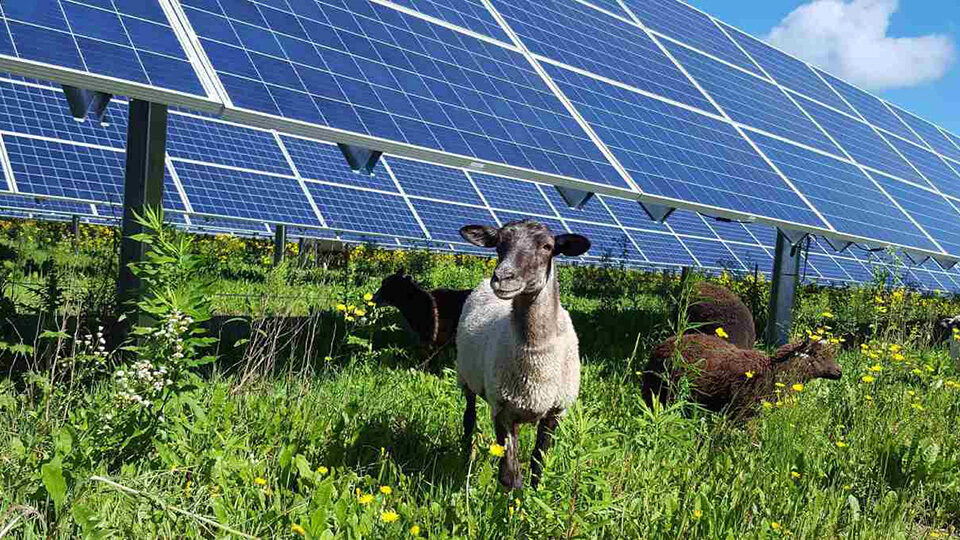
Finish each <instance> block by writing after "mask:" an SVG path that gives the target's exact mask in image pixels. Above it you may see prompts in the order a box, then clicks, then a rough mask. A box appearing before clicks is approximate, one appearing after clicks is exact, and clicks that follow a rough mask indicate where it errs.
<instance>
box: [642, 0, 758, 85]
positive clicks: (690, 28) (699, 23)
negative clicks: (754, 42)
mask: <svg viewBox="0 0 960 540" xmlns="http://www.w3.org/2000/svg"><path fill="white" fill-rule="evenodd" d="M625 3H626V5H627V7H628V8H630V10H631V11H632V12H633V14H634V15H636V16H637V17H639V18H640V21H641V22H643V24H644V25H646V26H647V28H650V29H651V30H656V31H657V32H660V33H662V34H665V35H667V36H669V37H671V38H674V39H676V40H677V41H681V42H683V43H687V44H689V45H690V46H692V47H695V48H697V49H699V50H701V51H703V52H705V53H709V54H712V55H713V56H716V57H717V58H721V59H723V60H726V61H727V62H730V63H731V64H735V65H737V66H740V67H742V68H744V69H747V70H750V71H752V72H754V73H757V72H758V70H757V67H756V66H755V65H754V64H753V62H751V61H750V59H749V58H747V56H746V55H745V54H743V52H742V51H741V50H740V49H739V48H738V47H737V46H736V44H735V43H733V42H732V41H730V39H728V38H727V36H726V35H724V33H723V31H721V30H720V28H719V27H717V25H716V24H714V22H713V20H711V19H710V17H709V16H707V15H705V14H703V13H701V12H699V11H697V10H695V9H693V8H691V7H690V6H687V5H686V4H682V3H680V2H677V1H676V0H626V1H625Z"/></svg>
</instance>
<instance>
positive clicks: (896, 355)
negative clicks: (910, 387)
mask: <svg viewBox="0 0 960 540" xmlns="http://www.w3.org/2000/svg"><path fill="white" fill-rule="evenodd" d="M893 359H894V360H895V361H897V362H903V361H904V360H906V357H905V356H903V355H902V354H900V353H897V354H895V355H893Z"/></svg>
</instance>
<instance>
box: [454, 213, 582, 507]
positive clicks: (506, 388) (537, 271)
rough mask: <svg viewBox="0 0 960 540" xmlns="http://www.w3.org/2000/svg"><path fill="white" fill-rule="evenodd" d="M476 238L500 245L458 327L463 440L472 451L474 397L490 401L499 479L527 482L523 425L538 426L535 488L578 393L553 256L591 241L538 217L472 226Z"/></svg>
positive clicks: (469, 233) (569, 326)
mask: <svg viewBox="0 0 960 540" xmlns="http://www.w3.org/2000/svg"><path fill="white" fill-rule="evenodd" d="M460 235H461V236H463V238H464V239H466V240H467V241H469V242H470V243H472V244H474V245H477V246H481V247H488V248H493V247H495V248H497V257H498V261H497V267H496V269H495V270H494V272H493V277H492V278H491V279H490V280H489V281H486V280H485V281H483V282H482V283H481V284H480V285H479V286H477V288H476V289H474V291H473V293H471V294H470V296H469V297H468V298H467V302H466V304H465V305H464V307H463V314H462V315H461V316H460V325H459V327H458V329H457V378H458V381H459V384H460V386H461V387H462V388H463V391H464V394H465V395H466V398H467V407H466V410H465V411H464V413H463V444H464V451H465V453H467V454H469V449H470V447H471V442H472V435H473V429H474V426H475V425H476V396H477V394H479V395H480V397H482V398H483V399H484V400H485V401H486V402H487V403H488V404H489V405H490V409H491V415H492V417H493V424H494V429H495V431H496V437H497V444H499V445H501V446H503V447H504V450H505V455H504V456H503V459H502V460H501V461H500V483H501V484H503V485H504V486H505V487H507V488H508V489H514V488H519V487H520V486H521V485H522V484H523V481H522V478H521V475H520V465H519V463H518V461H517V445H518V444H519V443H518V438H517V436H518V434H519V428H520V424H532V423H539V425H538V427H537V442H536V447H535V448H534V450H533V454H532V457H531V460H530V463H531V477H532V480H531V484H532V485H533V486H534V487H536V486H537V484H538V483H539V481H540V473H541V471H542V469H543V463H542V460H543V454H544V452H546V451H547V449H548V448H549V447H550V445H551V442H552V438H553V431H554V429H555V428H556V426H557V423H558V422H559V419H560V417H561V416H562V415H563V414H564V412H565V411H566V409H567V408H568V407H569V406H570V405H571V404H573V402H574V400H576V398H577V394H578V393H579V391H580V353H579V348H578V341H577V335H576V333H575V332H574V329H573V323H572V322H571V320H570V315H569V314H568V313H567V310H565V309H563V307H562V306H561V305H560V291H559V287H558V286H557V280H556V275H555V272H554V268H553V257H554V256H555V255H567V256H577V255H581V254H583V253H585V252H586V251H587V250H588V249H590V241H589V240H587V239H586V238H584V237H583V236H580V235H577V234H560V235H557V236H553V235H552V234H551V233H550V230H549V229H548V228H547V227H546V226H544V225H543V224H540V223H537V222H535V221H530V220H523V221H512V222H510V223H507V224H506V225H504V226H503V227H502V228H500V229H497V228H495V227H487V226H482V225H467V226H465V227H463V228H461V229H460Z"/></svg>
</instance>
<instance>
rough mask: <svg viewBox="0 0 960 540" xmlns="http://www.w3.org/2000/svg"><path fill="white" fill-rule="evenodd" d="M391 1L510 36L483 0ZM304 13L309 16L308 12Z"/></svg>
mask: <svg viewBox="0 0 960 540" xmlns="http://www.w3.org/2000/svg"><path fill="white" fill-rule="evenodd" d="M265 3H266V2H265ZM393 3H394V4H399V5H401V6H405V7H409V8H411V9H414V10H415V11H418V12H420V13H423V14H424V15H430V16H431V17H436V18H437V19H440V20H443V21H446V22H448V23H450V24H455V25H457V26H459V27H461V28H466V29H467V30H473V31H474V32H476V33H478V34H483V35H485V36H489V37H492V38H494V39H499V40H500V41H503V42H505V43H510V37H509V36H507V34H506V32H504V31H503V28H500V25H499V24H497V21H496V19H494V18H493V15H491V14H490V11H488V10H487V8H486V7H485V6H484V5H483V2H480V1H479V0H442V1H436V0H394V2H393ZM281 5H282V4H281ZM290 5H291V6H296V3H295V2H291V4H290ZM281 9H282V8H281ZM298 13H299V12H298ZM304 15H305V16H309V14H304ZM321 20H322V19H321Z"/></svg>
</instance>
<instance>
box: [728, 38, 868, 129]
mask: <svg viewBox="0 0 960 540" xmlns="http://www.w3.org/2000/svg"><path fill="white" fill-rule="evenodd" d="M721 24H722V23H721ZM723 27H724V28H725V29H726V31H727V32H728V33H729V34H730V35H731V36H732V37H733V39H735V40H736V41H737V42H738V43H739V44H740V46H742V47H743V48H744V50H746V51H747V53H748V54H749V55H750V56H752V57H753V59H754V60H755V61H756V62H757V63H758V64H760V67H762V68H763V69H764V70H765V71H766V72H767V74H768V75H770V76H771V77H773V79H774V80H776V81H777V82H778V83H780V84H781V85H782V86H784V87H785V88H789V89H791V90H795V91H797V92H799V93H801V94H804V95H806V96H807V97H810V98H813V99H815V100H817V101H819V102H820V103H823V104H825V105H829V106H831V107H833V108H835V109H839V110H841V111H843V112H846V113H849V114H856V113H855V112H854V111H853V109H851V108H850V107H848V106H847V104H846V103H844V101H843V100H842V99H840V97H839V96H838V95H837V94H836V92H834V91H833V89H831V88H830V87H829V86H828V85H827V84H826V83H824V82H823V79H821V78H820V77H818V76H817V74H816V73H814V72H813V69H812V68H810V66H808V65H807V64H805V63H804V62H802V61H800V60H797V59H796V58H794V57H792V56H790V55H788V54H786V53H783V52H780V51H779V50H777V49H775V48H773V47H771V46H770V45H767V44H766V43H764V42H762V41H760V40H758V39H756V38H754V37H753V36H749V35H747V34H744V33H743V32H741V31H739V30H737V29H735V28H733V27H730V26H727V25H725V24H723Z"/></svg>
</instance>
